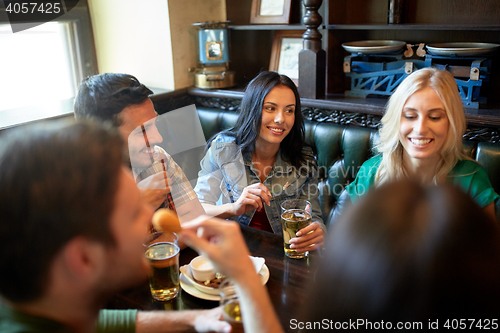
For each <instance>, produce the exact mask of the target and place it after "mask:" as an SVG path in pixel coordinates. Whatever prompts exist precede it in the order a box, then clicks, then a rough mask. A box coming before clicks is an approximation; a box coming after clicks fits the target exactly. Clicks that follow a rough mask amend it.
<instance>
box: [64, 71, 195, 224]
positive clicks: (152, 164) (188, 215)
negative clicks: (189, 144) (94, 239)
mask: <svg viewBox="0 0 500 333" xmlns="http://www.w3.org/2000/svg"><path fill="white" fill-rule="evenodd" d="M151 94H153V92H152V91H151V90H150V89H148V88H147V87H146V86H145V85H143V84H142V83H140V82H139V80H137V79H136V78H135V77H134V76H132V75H128V74H114V73H104V74H99V75H94V76H91V77H88V78H86V79H84V80H83V81H82V83H81V84H80V87H79V89H78V93H77V96H76V98H75V104H74V111H75V117H76V118H77V119H85V118H89V119H93V120H96V121H98V122H110V123H111V124H112V126H114V127H116V128H117V129H118V131H119V132H120V134H121V136H122V138H123V140H124V141H125V142H126V145H127V147H126V152H127V155H128V159H129V161H130V166H131V168H132V171H133V173H134V178H135V180H136V182H137V184H138V186H139V189H140V190H141V196H142V197H143V198H144V199H145V200H146V201H147V202H148V203H149V204H151V206H152V207H153V208H155V209H156V208H159V207H169V208H171V209H174V210H176V211H177V214H178V215H179V219H180V220H181V222H182V221H187V220H191V219H193V218H195V217H197V216H199V215H201V214H204V213H205V211H204V210H203V207H202V206H201V204H200V202H199V201H198V198H197V196H196V193H195V192H194V191H193V189H192V187H191V185H190V184H189V181H188V179H187V178H186V176H185V175H184V172H183V171H182V169H181V168H180V167H179V166H178V165H177V163H175V161H174V160H173V159H172V157H171V156H170V155H168V154H167V153H166V152H165V151H164V150H163V149H162V148H161V147H159V146H157V145H158V144H160V143H161V142H162V141H163V138H162V136H161V134H160V133H159V131H158V128H157V126H156V117H157V113H156V111H155V108H154V105H153V102H152V101H151V99H150V98H149V95H151ZM165 174H166V175H165ZM167 179H168V182H169V186H166V181H167ZM170 192H171V195H169V193H170ZM174 203H175V204H174Z"/></svg>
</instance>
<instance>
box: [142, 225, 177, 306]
mask: <svg viewBox="0 0 500 333" xmlns="http://www.w3.org/2000/svg"><path fill="white" fill-rule="evenodd" d="M145 246H146V253H145V256H146V258H147V259H148V260H149V263H150V266H151V270H150V272H149V287H150V289H151V295H152V296H153V298H154V299H155V300H157V301H168V300H171V299H173V298H175V297H177V295H178V293H179V238H178V237H177V235H176V234H175V233H174V232H156V233H152V234H150V235H148V238H147V240H146V243H145Z"/></svg>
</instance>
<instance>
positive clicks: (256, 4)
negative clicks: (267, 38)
mask: <svg viewBox="0 0 500 333" xmlns="http://www.w3.org/2000/svg"><path fill="white" fill-rule="evenodd" d="M291 4H292V0H252V10H251V14H250V23H251V24H289V23H290V10H291Z"/></svg>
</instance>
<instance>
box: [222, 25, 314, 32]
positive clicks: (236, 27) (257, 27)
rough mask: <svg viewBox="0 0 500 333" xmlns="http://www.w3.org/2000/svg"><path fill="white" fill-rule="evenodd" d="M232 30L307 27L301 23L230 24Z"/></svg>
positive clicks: (295, 28) (296, 28)
mask: <svg viewBox="0 0 500 333" xmlns="http://www.w3.org/2000/svg"><path fill="white" fill-rule="evenodd" d="M229 29H232V30H304V31H305V30H306V29H307V27H306V26H305V25H301V24H272V25H266V24H251V25H230V26H229Z"/></svg>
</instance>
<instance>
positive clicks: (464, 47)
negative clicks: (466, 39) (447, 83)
mask: <svg viewBox="0 0 500 333" xmlns="http://www.w3.org/2000/svg"><path fill="white" fill-rule="evenodd" d="M426 47H427V51H429V53H430V54H432V55H437V56H443V57H475V56H487V55H491V54H493V53H495V52H496V51H497V50H498V49H499V48H500V45H499V44H493V43H436V44H429V45H427V46H426Z"/></svg>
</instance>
